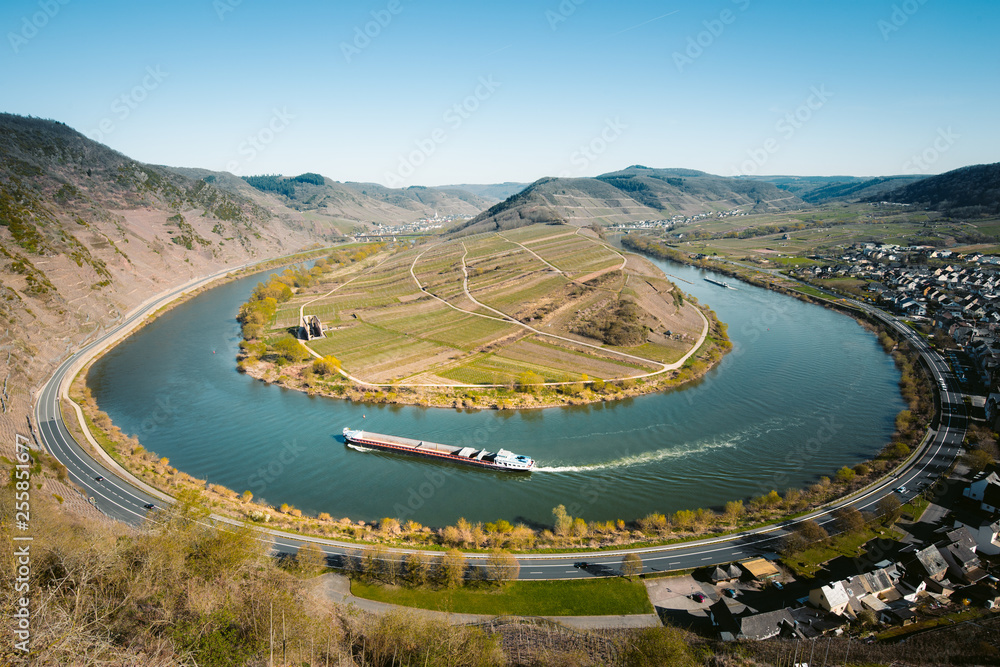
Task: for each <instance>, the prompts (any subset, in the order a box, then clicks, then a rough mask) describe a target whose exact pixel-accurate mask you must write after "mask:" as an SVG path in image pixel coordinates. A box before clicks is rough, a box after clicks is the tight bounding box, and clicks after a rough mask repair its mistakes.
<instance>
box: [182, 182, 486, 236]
mask: <svg viewBox="0 0 1000 667" xmlns="http://www.w3.org/2000/svg"><path fill="white" fill-rule="evenodd" d="M173 171H175V172H177V173H181V174H185V175H191V176H194V177H196V178H210V177H211V178H215V179H216V181H215V182H216V183H217V184H218V186H219V187H220V188H222V189H224V190H227V191H228V192H231V193H234V194H239V195H241V196H244V197H248V198H250V199H252V200H254V201H256V202H257V203H258V204H260V205H261V206H264V207H267V208H275V207H276V208H287V209H290V210H293V211H296V212H298V213H300V214H301V215H302V216H303V217H304V218H306V219H307V220H310V221H313V222H317V223H319V222H322V223H325V224H327V225H331V226H333V227H336V228H337V229H339V230H341V231H342V232H344V233H351V232H352V231H353V230H354V229H358V228H364V227H366V226H368V225H369V224H383V225H392V224H399V223H407V222H413V221H414V220H419V219H421V218H433V217H434V216H441V217H449V216H450V217H468V218H471V217H473V216H475V215H478V214H479V213H480V212H481V211H483V210H484V209H486V208H488V207H489V206H490V205H491V204H492V203H494V201H496V200H493V199H486V198H483V197H480V196H479V195H477V194H474V193H472V192H469V191H467V190H463V189H461V188H458V187H445V188H430V187H424V186H420V185H413V186H410V187H407V188H387V187H385V186H384V185H380V184H378V183H358V182H345V183H341V182H339V181H334V180H332V179H329V178H326V177H324V176H322V175H320V174H314V173H305V174H299V175H298V176H282V175H277V174H274V175H259V176H247V177H244V178H239V177H236V176H233V175H232V174H229V173H226V172H212V171H208V170H205V169H182V168H175V169H173Z"/></svg>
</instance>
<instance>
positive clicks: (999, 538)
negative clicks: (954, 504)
mask: <svg viewBox="0 0 1000 667" xmlns="http://www.w3.org/2000/svg"><path fill="white" fill-rule="evenodd" d="M959 526H962V527H964V528H965V529H966V530H968V531H969V534H970V535H972V539H973V540H975V542H976V553H981V554H985V555H987V556H996V555H997V554H1000V520H994V519H991V518H985V519H981V518H974V517H962V518H957V519H955V527H956V528H957V527H959Z"/></svg>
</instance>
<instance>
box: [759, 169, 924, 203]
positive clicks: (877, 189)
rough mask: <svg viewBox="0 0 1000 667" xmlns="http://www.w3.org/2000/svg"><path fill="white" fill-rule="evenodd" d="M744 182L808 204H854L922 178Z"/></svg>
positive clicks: (788, 178)
mask: <svg viewBox="0 0 1000 667" xmlns="http://www.w3.org/2000/svg"><path fill="white" fill-rule="evenodd" d="M741 178H746V179H747V180H755V181H766V182H768V183H773V184H774V185H776V186H778V187H779V188H781V189H782V190H786V191H788V192H791V193H792V194H793V195H795V196H797V197H799V198H800V199H802V200H803V201H805V202H806V203H808V204H824V203H826V202H833V201H857V200H858V199H863V198H865V197H880V196H882V194H883V193H885V192H889V191H890V190H893V189H896V188H900V187H902V186H904V185H909V184H910V183H915V182H917V181H919V180H921V179H923V178H925V176H879V177H875V178H868V177H859V176H745V177H741Z"/></svg>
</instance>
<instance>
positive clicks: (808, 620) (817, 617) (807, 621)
mask: <svg viewBox="0 0 1000 667" xmlns="http://www.w3.org/2000/svg"><path fill="white" fill-rule="evenodd" d="M788 611H789V613H790V614H791V615H792V618H793V619H794V620H795V630H796V632H797V633H798V635H799V636H800V637H802V638H803V639H815V638H816V637H819V636H821V635H825V634H827V633H830V632H833V633H836V634H840V633H841V632H842V631H841V630H840V628H841V627H842V626H843V625H844V619H842V618H840V617H839V616H834V615H832V614H828V613H826V612H824V611H820V610H818V609H810V608H809V607H798V608H797V609H789V610H788Z"/></svg>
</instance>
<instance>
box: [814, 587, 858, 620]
mask: <svg viewBox="0 0 1000 667" xmlns="http://www.w3.org/2000/svg"><path fill="white" fill-rule="evenodd" d="M850 603H851V599H850V596H848V595H847V590H846V589H845V588H844V582H842V581H835V582H833V583H832V584H828V585H826V586H820V587H819V588H814V589H812V590H811V591H809V604H811V605H812V606H814V607H816V608H818V609H823V610H824V611H828V612H830V613H831V614H837V615H838V616H843V615H844V612H845V611H846V610H847V609H848V607H849V606H850Z"/></svg>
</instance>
